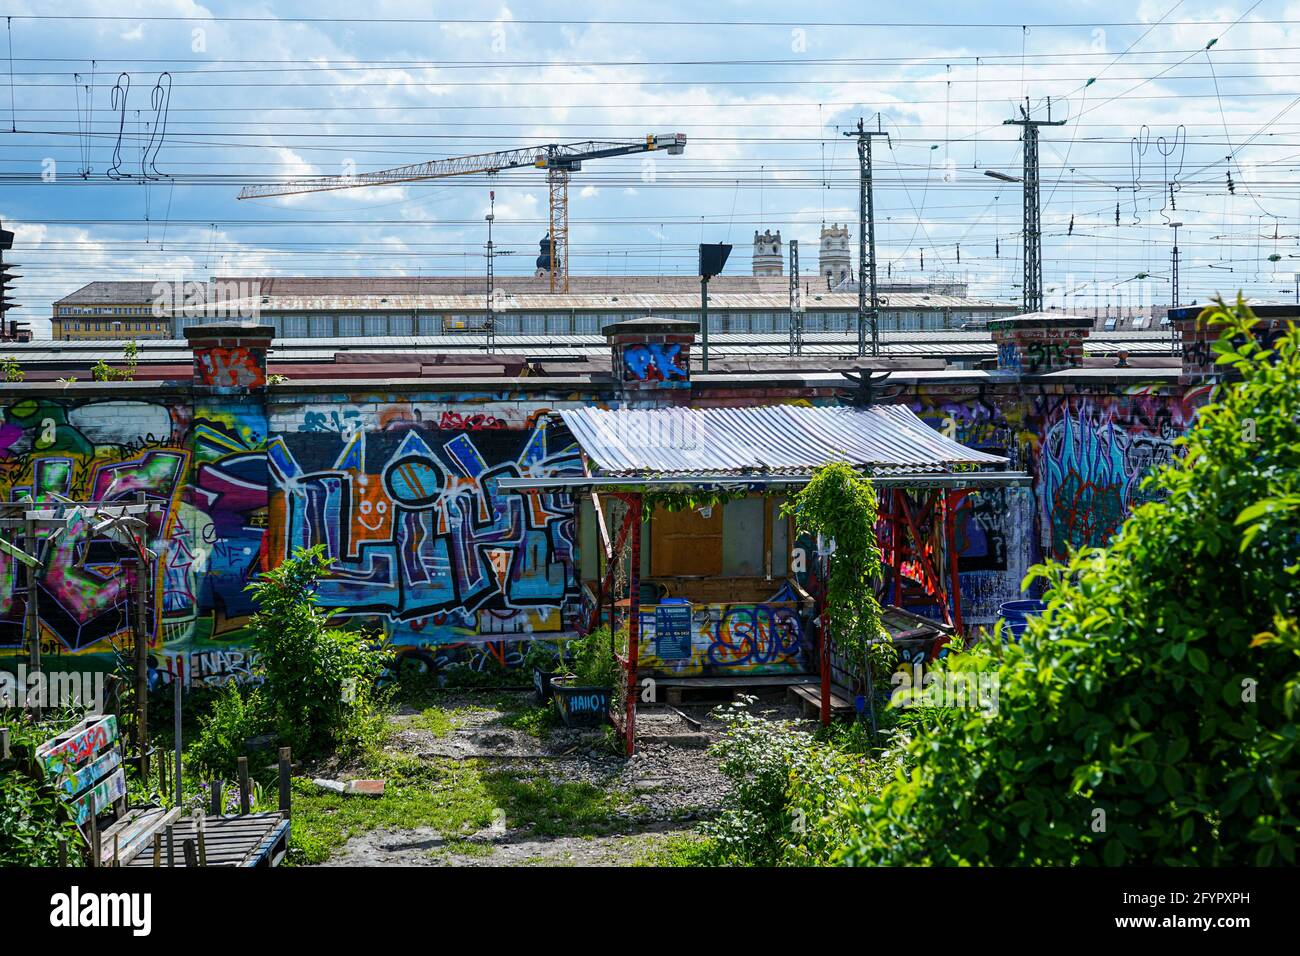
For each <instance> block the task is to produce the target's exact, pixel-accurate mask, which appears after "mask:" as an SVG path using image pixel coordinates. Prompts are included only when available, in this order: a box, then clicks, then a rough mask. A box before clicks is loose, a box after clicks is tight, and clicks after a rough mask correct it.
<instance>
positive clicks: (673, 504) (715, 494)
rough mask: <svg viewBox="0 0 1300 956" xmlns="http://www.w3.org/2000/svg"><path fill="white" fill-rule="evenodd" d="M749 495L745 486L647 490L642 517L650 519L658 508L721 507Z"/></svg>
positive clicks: (643, 499)
mask: <svg viewBox="0 0 1300 956" xmlns="http://www.w3.org/2000/svg"><path fill="white" fill-rule="evenodd" d="M748 496H749V492H748V491H747V490H745V489H743V488H739V489H735V490H727V489H712V490H710V489H704V488H693V489H691V490H688V491H647V492H645V493H644V494H642V495H641V517H642V519H644V520H648V519H649V518H650V516H651V515H653V514H654V511H655V509H656V508H662V509H663V510H664V511H695V510H697V509H699V508H721V507H722V506H723V505H725V504H726V503H727V502H729V501H738V500H739V499H741V498H745V497H748Z"/></svg>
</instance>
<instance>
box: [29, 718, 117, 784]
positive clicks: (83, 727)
mask: <svg viewBox="0 0 1300 956" xmlns="http://www.w3.org/2000/svg"><path fill="white" fill-rule="evenodd" d="M115 740H117V717H115V716H114V715H113V714H108V715H106V716H104V717H99V718H95V717H87V718H86V719H85V720H83V721H82V722H81V723H79V724H77V726H75V727H73V728H72V729H71V730H67V731H64V732H63V733H61V734H59V735H58V736H57V737H54V738H52V739H50V740H47V741H46V742H45V743H43V744H41V746H40V747H38V748H37V750H36V761H37V763H39V764H40V766H41V768H42V769H43V770H44V771H45V772H46V773H47V774H49V775H51V776H54V777H59V776H62V775H63V773H64V772H65V770H67V769H69V768H73V767H79V766H81V765H82V764H83V763H86V762H87V761H89V760H91V759H92V758H93V757H94V756H95V755H96V754H98V753H99V752H100V751H102V750H104V748H106V747H108V746H109V745H110V744H112V743H113V742H114V741H115Z"/></svg>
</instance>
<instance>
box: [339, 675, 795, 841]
mask: <svg viewBox="0 0 1300 956" xmlns="http://www.w3.org/2000/svg"><path fill="white" fill-rule="evenodd" d="M683 710H684V712H685V713H686V715H687V716H688V717H689V718H692V719H691V720H683V719H682V717H681V715H680V714H679V713H674V712H673V711H671V710H669V709H666V708H660V709H657V710H656V709H647V710H646V711H644V712H643V713H641V714H639V715H638V731H639V732H638V740H639V743H638V750H637V753H636V754H635V755H634V756H632V757H631V758H625V757H622V756H620V755H618V754H616V753H614V752H613V751H612V750H611V748H610V747H609V744H608V742H607V741H606V738H605V732H604V730H603V729H597V730H587V731H577V730H568V729H565V728H562V727H555V726H550V725H549V722H548V721H545V720H539V719H538V718H539V717H540V716H543V715H541V714H540V712H539V709H538V708H537V706H536V705H535V704H534V703H533V702H532V700H531V697H530V695H527V694H524V693H518V694H513V693H502V692H471V691H466V692H463V693H460V694H448V695H444V696H440V697H439V698H438V699H437V703H436V705H434V706H432V707H427V708H424V709H415V708H404V709H402V710H400V711H399V712H398V713H397V714H396V715H394V717H393V718H392V724H393V734H392V737H391V738H390V740H389V742H388V745H387V746H386V748H385V749H386V750H387V751H388V752H389V753H390V754H392V755H394V756H399V755H400V756H402V757H405V758H410V757H414V758H416V759H417V760H419V761H421V762H429V763H434V764H454V765H465V766H474V767H478V768H483V769H482V770H481V772H482V773H485V774H490V775H493V776H494V777H495V778H497V780H498V782H499V781H500V780H501V779H505V780H507V781H509V782H510V783H511V784H518V785H519V786H522V787H525V788H530V787H531V788H535V789H537V790H539V791H540V792H546V793H552V792H556V793H558V792H560V791H561V790H562V789H565V788H567V791H568V792H573V791H574V790H575V788H576V789H580V790H581V791H582V792H583V793H584V794H587V795H588V799H589V803H590V805H588V806H584V807H583V808H582V813H581V816H574V817H572V818H566V820H565V821H564V822H561V823H560V824H558V825H557V823H556V821H555V820H554V819H550V820H548V821H547V823H548V825H547V826H544V827H542V829H541V832H538V831H537V829H536V828H535V827H533V826H530V825H528V824H527V822H522V823H521V820H520V819H519V817H521V816H522V817H523V819H524V821H527V820H528V819H530V818H529V817H527V816H526V815H525V814H523V813H520V812H515V813H511V812H508V811H503V813H502V817H503V819H501V820H499V821H498V822H497V825H496V826H495V827H489V828H487V829H485V830H482V831H480V832H478V833H474V834H469V833H458V834H447V833H439V832H437V831H436V830H435V829H433V828H430V827H412V828H411V829H392V828H389V829H374V830H369V831H366V832H363V833H359V834H357V835H354V836H352V837H351V838H350V839H349V840H348V841H347V842H346V843H345V844H344V845H343V846H341V847H339V848H338V849H336V850H335V851H334V852H333V853H332V854H331V855H330V858H329V859H328V861H327V862H325V863H324V864H322V865H325V866H628V865H635V864H636V863H638V862H639V861H643V860H644V859H645V858H646V857H647V856H648V855H649V854H651V853H653V852H654V850H655V849H656V848H657V847H661V846H662V845H663V844H664V843H665V841H668V840H672V839H681V838H683V837H689V835H691V834H692V833H694V832H696V831H695V828H696V827H697V826H698V824H699V822H700V821H701V820H703V819H706V818H708V817H709V816H712V815H713V814H714V813H716V812H717V810H718V809H719V808H720V807H721V806H722V804H723V802H724V800H725V799H726V795H727V793H728V790H729V783H728V781H727V779H726V777H724V776H723V775H722V773H721V771H720V770H719V769H718V760H717V757H716V756H715V755H714V754H713V753H711V752H710V751H709V750H708V749H707V748H708V745H709V744H710V743H711V742H713V741H715V740H716V739H717V738H718V737H719V736H720V735H721V733H722V729H723V724H722V723H721V722H720V721H718V720H717V719H716V718H715V717H713V716H712V715H711V713H710V708H707V707H697V708H684V709H683ZM757 712H759V713H763V714H765V715H767V716H770V717H773V718H787V717H791V716H794V713H793V710H792V708H790V707H789V706H788V705H785V704H783V703H781V702H779V701H775V700H774V701H772V702H770V703H766V704H763V705H760V706H759V708H758V709H757ZM547 788H551V789H547ZM501 806H503V807H505V806H509V804H508V803H503V804H501ZM512 816H513V817H515V818H514V819H512V818H511V817H512ZM534 819H535V818H534Z"/></svg>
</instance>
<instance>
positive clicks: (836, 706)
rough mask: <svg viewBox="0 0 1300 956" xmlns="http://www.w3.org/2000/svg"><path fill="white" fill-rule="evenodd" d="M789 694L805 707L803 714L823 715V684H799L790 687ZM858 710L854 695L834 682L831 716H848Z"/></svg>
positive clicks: (808, 715)
mask: <svg viewBox="0 0 1300 956" xmlns="http://www.w3.org/2000/svg"><path fill="white" fill-rule="evenodd" d="M789 694H790V699H791V700H794V701H795V702H797V703H798V704H799V705H800V706H801V707H802V708H803V714H804V716H805V717H821V714H822V688H821V684H798V685H796V686H793V687H791V688H790V690H789ZM856 710H857V708H856V707H855V706H854V703H853V695H852V694H851V693H850V692H849V691H847V690H845V689H844V688H843V687H840V686H839V685H838V684H832V685H831V716H832V717H848V716H851V715H852V714H853V713H854V712H855V711H856Z"/></svg>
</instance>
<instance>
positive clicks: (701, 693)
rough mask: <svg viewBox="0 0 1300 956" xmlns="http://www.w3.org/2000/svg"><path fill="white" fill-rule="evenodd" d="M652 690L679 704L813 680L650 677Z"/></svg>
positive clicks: (781, 676)
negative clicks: (653, 686)
mask: <svg viewBox="0 0 1300 956" xmlns="http://www.w3.org/2000/svg"><path fill="white" fill-rule="evenodd" d="M654 682H655V689H656V691H658V692H661V693H662V694H663V699H664V702H666V703H667V704H669V705H670V706H674V707H678V706H681V705H682V704H707V703H725V702H727V701H730V700H733V699H735V696H736V695H737V694H748V693H753V692H755V691H759V690H765V689H771V688H773V687H792V686H799V685H803V684H812V683H816V682H817V678H816V677H814V676H812V675H810V674H754V675H751V676H746V677H665V678H658V677H656V678H654Z"/></svg>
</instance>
